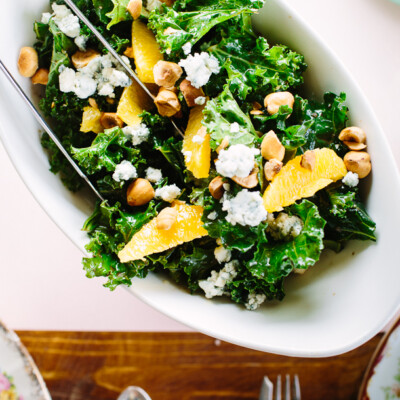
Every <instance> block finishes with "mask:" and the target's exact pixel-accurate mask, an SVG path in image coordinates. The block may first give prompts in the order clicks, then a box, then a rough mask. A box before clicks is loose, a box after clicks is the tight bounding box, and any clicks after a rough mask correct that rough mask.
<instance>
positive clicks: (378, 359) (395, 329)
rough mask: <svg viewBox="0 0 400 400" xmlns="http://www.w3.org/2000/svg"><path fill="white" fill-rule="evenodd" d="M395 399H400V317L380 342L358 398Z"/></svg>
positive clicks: (367, 399) (373, 399) (368, 399)
mask: <svg viewBox="0 0 400 400" xmlns="http://www.w3.org/2000/svg"><path fill="white" fill-rule="evenodd" d="M395 399H400V317H399V318H398V319H397V320H396V321H395V322H394V323H393V325H392V327H391V328H390V329H389V330H388V332H387V333H386V335H385V336H384V337H383V338H382V340H381V342H380V343H379V345H378V347H377V349H376V351H375V353H374V355H373V356H372V358H371V361H370V364H369V366H368V368H367V371H366V372H365V375H364V379H363V382H362V384H361V388H360V392H359V394H358V400H395Z"/></svg>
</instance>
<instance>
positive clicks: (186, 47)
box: [182, 42, 192, 55]
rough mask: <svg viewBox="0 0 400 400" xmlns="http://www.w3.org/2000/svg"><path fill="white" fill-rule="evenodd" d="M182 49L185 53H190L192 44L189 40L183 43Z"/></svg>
mask: <svg viewBox="0 0 400 400" xmlns="http://www.w3.org/2000/svg"><path fill="white" fill-rule="evenodd" d="M182 50H183V52H184V53H185V54H186V55H188V54H190V52H191V51H192V44H191V43H190V42H187V43H185V44H184V45H183V46H182Z"/></svg>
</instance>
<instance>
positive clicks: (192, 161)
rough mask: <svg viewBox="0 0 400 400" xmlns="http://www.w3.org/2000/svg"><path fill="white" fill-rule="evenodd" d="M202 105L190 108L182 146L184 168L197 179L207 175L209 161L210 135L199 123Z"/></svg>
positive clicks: (201, 116)
mask: <svg viewBox="0 0 400 400" xmlns="http://www.w3.org/2000/svg"><path fill="white" fill-rule="evenodd" d="M204 107H205V106H195V107H193V108H192V109H191V110H190V114H189V122H188V126H187V128H186V131H185V137H184V139H183V147H182V150H183V154H185V163H186V168H187V169H188V170H189V171H190V172H192V174H193V175H194V177H195V178H197V179H200V178H207V177H208V175H209V172H210V162H211V148H210V135H209V134H208V133H207V131H206V128H205V126H203V125H202V124H201V121H202V119H203V109H204Z"/></svg>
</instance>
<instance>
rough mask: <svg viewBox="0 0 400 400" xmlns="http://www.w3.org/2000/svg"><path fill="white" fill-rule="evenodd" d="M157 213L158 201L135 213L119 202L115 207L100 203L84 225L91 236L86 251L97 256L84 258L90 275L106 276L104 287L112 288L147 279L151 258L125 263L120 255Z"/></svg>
mask: <svg viewBox="0 0 400 400" xmlns="http://www.w3.org/2000/svg"><path fill="white" fill-rule="evenodd" d="M156 212H157V207H156V205H155V203H154V202H151V203H149V204H148V205H147V208H146V207H138V208H135V210H134V211H133V212H124V211H122V210H121V208H120V205H119V203H116V204H115V205H114V206H108V205H107V203H105V202H103V203H101V204H100V203H98V204H97V205H96V208H95V210H94V212H93V214H92V215H91V216H90V217H89V218H88V219H87V221H86V222H85V224H84V226H83V230H85V231H87V232H88V235H89V236H90V238H91V240H90V242H89V243H88V244H87V245H86V250H87V251H88V252H90V253H91V254H92V255H93V256H92V257H91V258H84V259H83V268H84V270H85V271H86V276H87V277H88V278H93V277H100V276H102V277H106V278H107V283H106V284H105V285H104V286H106V287H108V288H110V289H111V290H114V289H115V288H116V287H117V286H118V285H121V284H123V285H128V286H130V285H131V280H132V278H134V277H140V278H144V277H145V276H146V275H147V273H148V271H149V270H150V265H149V264H150V263H149V262H148V261H141V260H139V261H132V262H128V263H121V262H120V261H119V259H118V256H117V254H118V252H119V251H120V250H121V249H122V248H123V247H124V246H125V243H127V242H128V241H129V240H130V239H131V237H132V236H133V235H134V234H135V233H136V232H137V231H139V230H140V228H141V227H142V226H143V225H144V224H145V223H147V222H148V221H150V219H152V218H153V217H154V216H155V215H156Z"/></svg>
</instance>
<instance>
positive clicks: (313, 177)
mask: <svg viewBox="0 0 400 400" xmlns="http://www.w3.org/2000/svg"><path fill="white" fill-rule="evenodd" d="M314 153H315V166H314V168H313V169H312V171H310V170H309V169H306V168H303V167H302V166H301V165H300V163H301V158H302V156H298V157H295V158H294V159H293V160H290V161H289V162H288V163H287V164H286V165H285V166H284V167H283V168H282V169H281V170H280V172H279V173H278V174H277V175H276V176H275V177H274V179H273V180H272V182H271V183H270V185H269V186H268V187H267V189H266V190H265V192H264V195H263V200H264V206H265V209H266V210H267V211H268V212H274V211H281V210H282V208H283V207H286V206H289V205H291V204H293V203H294V202H295V201H296V200H300V199H302V198H305V197H310V196H313V195H314V194H315V193H316V192H317V191H318V190H321V189H323V188H324V187H326V186H328V185H329V184H330V183H332V182H336V181H337V180H339V179H342V178H343V177H344V176H345V175H346V173H347V170H346V167H345V165H344V162H343V160H342V159H341V158H340V157H339V156H338V155H337V154H336V153H335V152H334V151H333V150H331V149H327V148H323V149H315V150H314Z"/></svg>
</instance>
